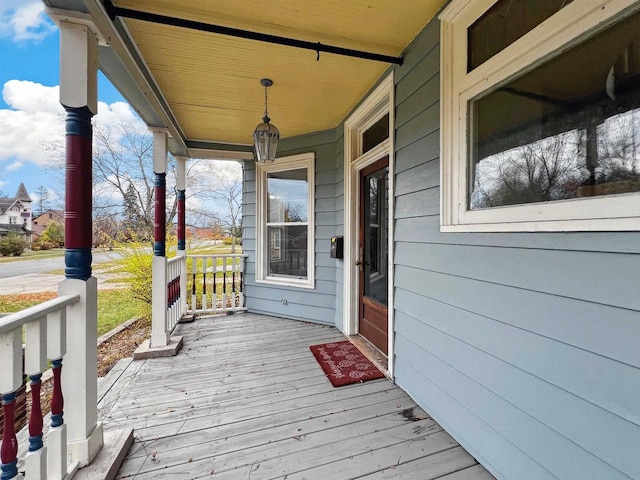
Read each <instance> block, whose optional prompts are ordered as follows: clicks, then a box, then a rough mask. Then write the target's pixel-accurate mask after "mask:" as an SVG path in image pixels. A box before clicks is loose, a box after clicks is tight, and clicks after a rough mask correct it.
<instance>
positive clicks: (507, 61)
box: [439, 0, 640, 232]
mask: <svg viewBox="0 0 640 480" xmlns="http://www.w3.org/2000/svg"><path fill="white" fill-rule="evenodd" d="M496 1H497V0H493V1H490V2H487V1H486V0H453V1H452V2H451V3H450V4H449V6H448V7H447V8H446V9H445V10H444V11H443V12H442V14H441V15H440V17H439V18H440V20H441V21H442V25H441V38H440V40H441V42H440V48H441V52H442V54H441V65H440V69H441V70H440V78H441V85H440V86H441V95H442V99H441V108H440V123H441V127H442V128H441V135H440V152H441V169H440V182H441V183H440V184H441V193H440V194H441V202H440V229H441V230H442V231H443V232H497V231H587V230H600V231H615V230H640V192H639V193H628V194H622V195H607V196H603V197H591V198H579V199H571V200H561V201H554V202H544V203H535V204H525V205H511V206H505V207H494V208H488V209H482V210H469V209H468V208H467V205H468V204H469V202H468V195H469V193H468V176H469V161H468V156H469V153H468V152H469V148H468V131H469V130H468V125H467V124H468V118H469V115H468V111H467V110H468V103H469V101H470V100H472V99H474V98H477V97H478V96H480V95H481V94H482V93H483V92H486V91H488V90H490V89H493V88H495V87H496V86H497V85H500V84H502V83H505V82H506V81H508V80H509V79H511V78H513V77H514V76H516V75H518V74H519V73H521V72H523V71H526V70H527V69H531V68H532V67H535V66H537V65H539V64H540V63H542V62H543V61H545V60H547V59H548V58H550V57H552V56H553V55H554V54H555V53H556V52H558V51H559V50H560V49H562V50H566V48H568V47H570V46H572V45H574V44H577V43H579V42H580V41H582V40H583V39H584V36H585V35H589V36H591V35H592V34H593V33H595V32H596V31H600V30H602V29H603V28H606V27H607V26H608V25H610V24H611V23H613V22H614V21H616V20H618V19H619V18H621V17H622V16H626V15H628V9H630V8H634V9H635V10H637V9H639V8H640V5H639V4H638V2H637V1H636V0H606V1H605V0H598V1H594V0H574V2H572V3H570V4H569V5H567V6H565V7H564V8H563V9H562V10H560V11H559V12H558V13H556V14H555V15H554V16H552V17H551V18H549V19H547V20H546V21H545V22H543V23H542V24H540V25H539V26H538V27H536V28H535V29H533V30H532V31H530V32H529V33H527V34H526V35H524V36H523V37H521V38H520V39H519V40H517V41H516V42H514V43H513V44H511V45H509V46H508V47H507V48H505V49H504V50H502V51H501V52H499V53H497V54H496V55H495V56H493V57H492V58H490V59H489V60H487V61H486V62H485V63H483V64H482V65H480V66H478V67H477V68H475V69H474V70H473V71H471V72H469V73H467V71H466V67H467V56H466V50H467V28H468V27H469V26H470V25H471V24H473V22H474V21H475V20H476V19H477V18H479V17H480V16H481V15H482V14H484V13H485V12H486V11H487V10H488V9H489V8H491V7H492V6H493V4H494V3H496Z"/></svg>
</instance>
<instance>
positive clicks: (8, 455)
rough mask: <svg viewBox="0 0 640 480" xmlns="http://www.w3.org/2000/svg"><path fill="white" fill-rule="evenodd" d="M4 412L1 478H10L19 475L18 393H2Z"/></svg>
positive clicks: (0, 456)
mask: <svg viewBox="0 0 640 480" xmlns="http://www.w3.org/2000/svg"><path fill="white" fill-rule="evenodd" d="M2 413H4V425H3V428H4V430H3V432H2V447H1V448H0V460H1V461H2V466H0V471H1V472H2V473H1V474H0V479H2V480H9V479H11V478H15V477H17V476H18V440H17V439H16V429H15V413H16V393H15V391H14V392H11V393H5V394H3V395H2Z"/></svg>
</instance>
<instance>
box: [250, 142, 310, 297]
mask: <svg viewBox="0 0 640 480" xmlns="http://www.w3.org/2000/svg"><path fill="white" fill-rule="evenodd" d="M301 168H306V169H307V183H308V185H309V191H308V199H307V212H308V221H307V228H308V234H307V278H295V277H284V276H277V277H276V276H269V275H268V274H267V272H268V271H269V269H268V267H267V262H268V260H269V255H268V253H267V248H268V247H269V242H268V240H267V201H266V195H267V174H268V173H270V172H282V171H286V170H298V169H301ZM314 197H315V154H314V153H313V152H309V153H303V154H300V155H291V156H288V157H281V158H277V159H276V161H275V162H273V163H257V164H256V282H257V283H268V284H271V285H281V286H287V287H300V288H315V251H314V245H315V228H314V225H315V222H314V220H315V199H314Z"/></svg>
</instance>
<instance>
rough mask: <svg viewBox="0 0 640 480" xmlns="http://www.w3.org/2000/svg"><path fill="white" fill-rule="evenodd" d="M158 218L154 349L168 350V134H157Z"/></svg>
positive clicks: (155, 202)
mask: <svg viewBox="0 0 640 480" xmlns="http://www.w3.org/2000/svg"><path fill="white" fill-rule="evenodd" d="M153 172H154V175H155V180H154V189H153V196H154V199H153V201H154V218H153V240H154V241H153V264H152V275H153V276H152V283H153V292H152V297H151V303H152V310H151V341H150V347H151V348H155V347H164V346H166V345H168V342H169V332H168V331H167V326H166V316H167V258H166V229H167V213H166V185H167V132H166V131H165V130H153Z"/></svg>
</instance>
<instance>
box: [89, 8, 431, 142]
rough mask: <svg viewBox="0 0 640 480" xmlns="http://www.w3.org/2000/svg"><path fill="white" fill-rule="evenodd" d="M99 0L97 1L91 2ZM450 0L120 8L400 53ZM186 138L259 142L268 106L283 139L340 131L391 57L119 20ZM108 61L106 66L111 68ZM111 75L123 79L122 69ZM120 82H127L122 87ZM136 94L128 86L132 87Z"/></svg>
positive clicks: (371, 50)
mask: <svg viewBox="0 0 640 480" xmlns="http://www.w3.org/2000/svg"><path fill="white" fill-rule="evenodd" d="M90 1H91V0H90ZM442 3H443V0H429V1H425V0H406V1H404V2H402V8H399V4H398V2H397V1H395V0H357V1H349V2H345V1H343V0H315V1H312V0H307V1H303V0H299V1H296V2H292V1H290V0H267V1H265V2H260V3H256V2H253V1H241V0H216V1H214V2H213V1H210V0H193V1H190V2H188V8H185V2H184V1H181V0H116V1H114V4H115V5H116V6H117V7H123V8H129V9H133V10H137V11H144V12H149V13H154V14H160V15H165V16H169V17H177V18H182V19H188V20H194V21H198V22H204V23H210V24H216V25H221V26H225V27H233V28H239V29H244V30H250V31H254V32H259V33H265V34H271V35H278V36H282V37H289V38H294V39H298V40H304V41H309V42H314V43H316V42H321V43H323V44H328V45H333V46H338V47H344V48H351V49H356V50H364V51H368V52H373V53H379V54H384V55H392V56H399V55H401V54H402V51H403V50H404V48H405V47H406V46H407V45H408V44H409V43H410V42H411V40H413V38H414V37H415V36H416V35H417V34H418V33H419V32H420V30H421V29H422V28H423V26H424V25H425V24H426V23H427V22H428V21H429V20H430V19H431V18H432V17H433V16H434V15H435V13H436V12H437V11H438V9H439V8H440V6H441V5H442ZM118 21H120V22H122V23H123V25H124V26H125V29H126V30H127V31H128V34H129V35H130V38H131V40H132V41H133V43H134V48H135V49H137V50H138V52H139V54H140V56H141V58H142V61H143V64H144V65H145V66H146V68H147V69H148V71H149V73H150V74H151V77H152V81H154V82H155V83H156V85H157V87H158V89H159V90H160V92H161V94H162V96H163V97H164V99H165V100H166V103H167V105H168V107H169V109H170V112H171V113H172V115H173V117H174V118H175V121H176V123H177V125H174V126H175V127H177V130H178V131H179V132H181V134H182V135H183V137H184V138H183V140H184V141H185V142H186V143H189V142H193V141H205V142H218V143H234V144H247V145H248V144H251V142H252V139H251V134H252V132H253V130H254V128H255V126H256V125H257V124H258V123H259V122H260V118H261V117H262V113H263V111H264V91H263V89H262V87H261V86H260V84H259V80H260V79H261V78H265V77H267V78H271V79H272V80H273V81H274V86H273V87H272V88H270V89H269V114H270V116H271V118H272V121H273V123H274V124H275V125H277V126H278V128H279V129H280V131H281V134H282V136H283V137H291V136H295V135H300V134H304V133H308V132H313V131H320V130H325V129H328V128H334V127H335V126H336V125H337V124H338V123H339V122H340V120H342V119H343V118H344V116H345V115H346V114H348V112H349V111H350V110H351V109H352V108H353V107H354V106H355V105H356V104H357V102H358V101H359V100H360V99H361V98H362V96H363V95H364V94H365V93H366V92H367V91H368V90H369V89H370V88H371V87H372V86H373V85H374V83H375V81H376V80H377V79H378V78H379V77H380V76H381V75H382V74H383V73H384V71H385V70H386V69H387V68H388V67H389V64H386V63H381V62H377V61H371V60H361V59H357V58H349V57H343V56H338V55H334V54H330V53H320V60H319V61H317V60H316V52H313V51H310V50H302V49H299V48H293V47H287V46H280V45H273V44H267V43H263V42H259V41H253V40H246V39H242V38H234V37H228V36H222V35H218V34H213V33H205V32H199V31H193V30H187V29H184V28H180V27H173V26H165V25H158V24H153V23H149V22H144V21H140V20H132V19H124V18H120V17H118V20H116V22H118ZM103 68H104V67H103ZM109 73H110V72H107V74H108V76H110V78H112V80H113V81H115V83H116V84H117V83H118V82H117V78H118V76H117V75H114V74H113V72H111V74H109ZM116 86H119V85H116ZM125 95H126V92H125Z"/></svg>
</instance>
